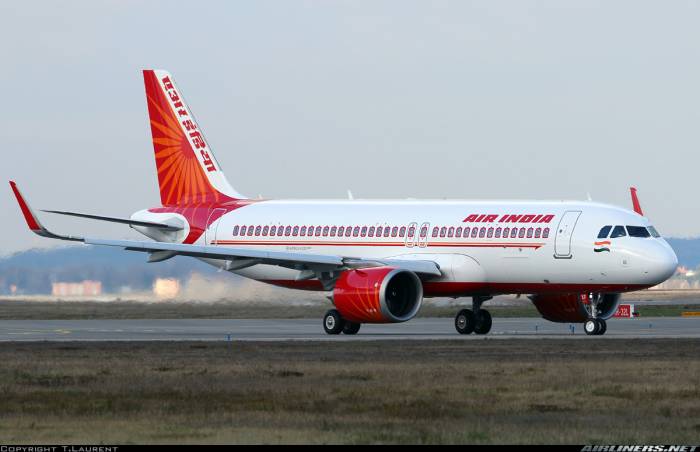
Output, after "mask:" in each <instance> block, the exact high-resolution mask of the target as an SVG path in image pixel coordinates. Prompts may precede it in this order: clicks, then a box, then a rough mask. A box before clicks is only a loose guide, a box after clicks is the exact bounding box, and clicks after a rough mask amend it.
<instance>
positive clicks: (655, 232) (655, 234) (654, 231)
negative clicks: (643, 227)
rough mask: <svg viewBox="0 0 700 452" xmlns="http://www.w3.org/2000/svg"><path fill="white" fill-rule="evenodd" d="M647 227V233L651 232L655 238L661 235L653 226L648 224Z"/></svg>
mask: <svg viewBox="0 0 700 452" xmlns="http://www.w3.org/2000/svg"><path fill="white" fill-rule="evenodd" d="M647 229H648V230H649V233H651V236H652V237H654V238H655V239H658V238H659V237H661V234H659V231H657V230H656V228H655V227H654V226H649V227H648V228H647Z"/></svg>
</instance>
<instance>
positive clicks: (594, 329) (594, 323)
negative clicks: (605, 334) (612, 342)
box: [583, 319, 604, 336]
mask: <svg viewBox="0 0 700 452" xmlns="http://www.w3.org/2000/svg"><path fill="white" fill-rule="evenodd" d="M603 324H604V323H603ZM600 330H601V323H600V320H598V319H588V320H586V323H584V324H583V331H585V332H586V334H587V335H589V336H597V335H599V334H600Z"/></svg>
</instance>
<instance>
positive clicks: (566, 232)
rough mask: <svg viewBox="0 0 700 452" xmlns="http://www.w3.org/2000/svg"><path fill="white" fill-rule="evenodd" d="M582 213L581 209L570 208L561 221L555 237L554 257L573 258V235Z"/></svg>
mask: <svg viewBox="0 0 700 452" xmlns="http://www.w3.org/2000/svg"><path fill="white" fill-rule="evenodd" d="M580 215H581V211H580V210H569V211H566V212H564V216H563V217H561V221H559V227H558V228H557V235H556V236H555V237H554V257H555V258H556V259H571V258H572V257H573V256H572V255H571V236H572V235H573V233H574V228H575V227H576V222H577V221H578V217H579V216H580Z"/></svg>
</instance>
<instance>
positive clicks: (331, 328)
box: [323, 309, 362, 334]
mask: <svg viewBox="0 0 700 452" xmlns="http://www.w3.org/2000/svg"><path fill="white" fill-rule="evenodd" d="M361 326H362V324H361V323H355V322H349V321H347V320H345V319H344V318H343V317H342V316H341V315H340V312H338V311H337V310H336V309H331V310H330V311H328V312H326V315H324V316H323V329H324V330H325V331H326V333H327V334H340V333H343V334H357V332H358V331H360V327H361Z"/></svg>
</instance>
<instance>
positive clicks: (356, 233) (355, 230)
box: [352, 226, 360, 237]
mask: <svg viewBox="0 0 700 452" xmlns="http://www.w3.org/2000/svg"><path fill="white" fill-rule="evenodd" d="M358 235H360V227H359V226H355V229H353V230H352V236H353V237H357V236H358Z"/></svg>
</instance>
